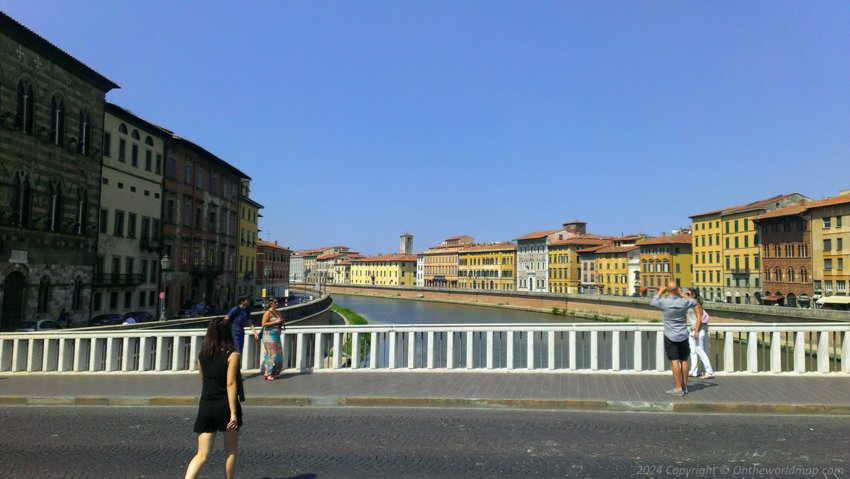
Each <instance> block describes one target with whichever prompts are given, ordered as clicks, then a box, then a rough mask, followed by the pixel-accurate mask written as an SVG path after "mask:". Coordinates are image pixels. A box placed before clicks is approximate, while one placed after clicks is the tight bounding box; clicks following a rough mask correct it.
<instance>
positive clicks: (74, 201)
mask: <svg viewBox="0 0 850 479" xmlns="http://www.w3.org/2000/svg"><path fill="white" fill-rule="evenodd" d="M117 87H118V86H117V85H116V84H115V83H113V82H112V81H110V80H109V79H107V78H105V77H104V76H103V75H101V74H99V73H97V72H95V71H94V70H92V69H91V68H89V67H88V66H86V65H85V64H83V63H82V62H80V61H79V60H77V59H76V58H74V57H72V56H70V55H68V54H67V53H65V52H64V51H62V50H60V49H59V48H57V47H56V46H54V45H53V44H51V43H50V42H48V41H47V40H45V39H43V38H42V37H40V36H38V35H36V34H35V33H33V32H32V31H31V30H29V29H27V28H26V27H24V26H23V25H21V24H19V23H18V22H16V21H15V20H13V19H12V18H10V17H9V16H7V15H6V14H4V13H2V12H0V166H2V168H0V204H2V205H4V207H3V208H0V245H2V250H0V255H2V256H0V281H2V293H1V294H0V303H2V308H0V330H14V329H15V328H16V327H17V326H18V325H19V324H20V322H21V321H23V320H29V319H47V318H49V319H56V318H57V317H58V316H59V312H60V311H61V310H62V309H63V308H64V309H66V310H67V311H70V312H71V313H72V314H73V318H74V322H75V323H77V324H82V323H85V322H86V321H87V320H88V318H89V316H90V314H91V312H92V311H91V296H92V289H91V284H92V280H93V276H94V268H95V264H96V261H97V241H98V233H97V231H98V230H97V225H98V223H97V221H98V212H99V211H100V188H101V184H100V178H101V174H100V171H101V161H102V156H103V154H102V148H103V145H102V142H103V118H104V98H105V96H106V93H107V92H108V91H110V90H112V89H113V88H117Z"/></svg>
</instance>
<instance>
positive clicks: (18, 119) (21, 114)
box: [15, 80, 35, 135]
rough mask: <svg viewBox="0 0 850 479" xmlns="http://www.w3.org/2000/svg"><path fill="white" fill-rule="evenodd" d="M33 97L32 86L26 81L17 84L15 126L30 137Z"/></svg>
mask: <svg viewBox="0 0 850 479" xmlns="http://www.w3.org/2000/svg"><path fill="white" fill-rule="evenodd" d="M34 104H35V95H34V94H33V90H32V84H31V83H30V82H28V81H26V80H21V81H19V82H18V110H17V114H16V115H15V126H17V127H18V128H20V129H21V131H23V132H24V133H26V134H28V135H32V131H33V116H34V111H33V109H34Z"/></svg>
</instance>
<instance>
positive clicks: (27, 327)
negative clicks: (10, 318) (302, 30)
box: [15, 319, 62, 333]
mask: <svg viewBox="0 0 850 479" xmlns="http://www.w3.org/2000/svg"><path fill="white" fill-rule="evenodd" d="M57 329H62V326H60V325H59V323H58V322H56V321H53V320H52V319H41V320H36V321H21V324H20V326H19V327H18V329H16V330H15V332H16V333H33V332H36V331H54V330H57Z"/></svg>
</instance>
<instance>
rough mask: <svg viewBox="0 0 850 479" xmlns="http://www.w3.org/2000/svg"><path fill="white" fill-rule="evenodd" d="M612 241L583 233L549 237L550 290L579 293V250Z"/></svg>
mask: <svg viewBox="0 0 850 479" xmlns="http://www.w3.org/2000/svg"><path fill="white" fill-rule="evenodd" d="M607 243H610V240H606V239H603V237H601V236H598V235H589V234H583V235H578V236H573V237H571V238H565V239H557V238H552V237H550V239H549V248H548V253H549V292H550V293H572V294H575V293H578V292H579V285H580V283H581V262H580V261H579V254H578V251H579V250H580V249H584V248H587V247H590V246H600V245H604V244H607Z"/></svg>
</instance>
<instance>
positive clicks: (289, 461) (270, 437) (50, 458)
mask: <svg viewBox="0 0 850 479" xmlns="http://www.w3.org/2000/svg"><path fill="white" fill-rule="evenodd" d="M194 415H195V409H194V408H190V407H183V408H180V407H161V408H160V407H145V408H132V407H131V408H121V407H81V406H75V407H37V406H26V407H15V406H12V407H0V424H2V425H3V428H2V432H0V477H2V478H15V479H18V478H30V477H35V478H42V477H45V478H48V477H49V478H53V477H61V478H87V477H94V478H101V477H102V478H113V477H144V478H159V477H162V478H174V477H182V474H183V473H184V471H185V467H186V464H187V463H188V461H189V459H190V458H191V456H192V455H193V453H194V446H195V436H194V435H193V434H192V433H191V428H192V423H193V421H194ZM245 423H246V427H245V428H244V430H243V432H242V443H241V451H240V458H239V473H240V474H239V475H240V477H243V478H246V477H247V478H269V479H280V478H298V479H310V478H315V479H332V478H384V477H386V478H424V477H440V478H467V477H470V478H518V477H540V478H544V477H545V478H548V477H553V478H555V477H557V478H562V477H594V478H595V477H604V478H615V477H683V478H684V477H688V478H700V477H712V478H715V477H716V478H720V477H738V478H762V477H764V478H767V477H772V478H775V477H818V478H847V477H850V418H847V417H824V416H790V415H789V416H782V417H776V416H767V415H764V416H748V415H734V416H723V415H688V414H663V413H654V414H646V413H613V412H608V413H604V412H597V413H587V412H553V411H522V410H504V411H499V410H471V409H412V408H408V409H377V408H368V409H366V408H329V409H327V408H260V407H251V408H248V409H246V421H245ZM220 441H221V438H219V443H218V444H217V446H218V447H217V454H216V456H215V457H214V458H213V460H212V461H211V462H210V463H208V464H207V466H206V468H205V470H204V477H220V475H221V473H220V470H221V468H222V457H221V452H220V451H221V442H220ZM783 468H784V469H783ZM795 468H796V469H795Z"/></svg>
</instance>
